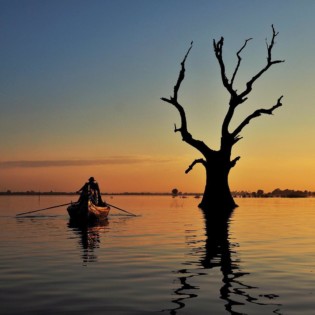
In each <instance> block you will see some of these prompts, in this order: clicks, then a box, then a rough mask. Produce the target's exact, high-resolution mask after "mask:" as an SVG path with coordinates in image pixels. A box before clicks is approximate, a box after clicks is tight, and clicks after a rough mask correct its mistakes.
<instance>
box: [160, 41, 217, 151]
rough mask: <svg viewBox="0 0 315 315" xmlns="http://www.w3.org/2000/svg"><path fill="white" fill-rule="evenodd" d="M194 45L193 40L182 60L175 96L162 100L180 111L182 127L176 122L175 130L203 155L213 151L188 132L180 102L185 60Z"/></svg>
mask: <svg viewBox="0 0 315 315" xmlns="http://www.w3.org/2000/svg"><path fill="white" fill-rule="evenodd" d="M192 46H193V42H191V43H190V47H189V49H188V51H187V53H186V54H185V57H184V59H183V60H182V62H181V69H180V72H179V75H178V79H177V82H176V84H175V86H174V94H173V96H170V98H169V99H168V98H165V97H162V98H161V100H162V101H164V102H167V103H169V104H172V105H173V106H174V107H175V108H176V109H177V110H178V112H179V115H180V119H181V127H180V128H177V127H176V124H175V128H174V132H178V131H179V132H180V133H181V135H182V139H183V141H185V142H187V143H188V144H190V145H191V146H193V147H194V148H196V149H197V150H199V151H200V152H201V153H202V154H203V155H206V154H208V153H209V152H211V151H212V150H211V149H210V148H209V147H208V146H207V145H206V144H205V143H204V142H203V141H200V140H196V139H194V138H193V137H192V135H191V134H190V133H189V132H188V127H187V119H186V113H185V110H184V108H183V106H182V105H181V104H180V103H179V102H178V92H179V88H180V86H181V84H182V82H183V80H184V78H185V70H186V69H185V62H186V59H187V57H188V54H189V52H190V50H191V49H192Z"/></svg>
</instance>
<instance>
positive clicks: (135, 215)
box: [106, 202, 139, 217]
mask: <svg viewBox="0 0 315 315" xmlns="http://www.w3.org/2000/svg"><path fill="white" fill-rule="evenodd" d="M106 203H107V204H108V205H109V206H111V207H113V208H115V209H117V210H120V211H123V212H126V213H128V214H129V215H132V216H134V217H138V216H139V215H137V214H134V213H131V212H129V211H127V210H124V209H121V208H118V207H116V206H114V205H111V204H110V203H108V202H106Z"/></svg>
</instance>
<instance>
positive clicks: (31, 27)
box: [0, 0, 315, 192]
mask: <svg viewBox="0 0 315 315" xmlns="http://www.w3.org/2000/svg"><path fill="white" fill-rule="evenodd" d="M314 16H315V1H313V0H300V1H298V0H294V1H293V0H264V1H260V0H238V1H236V0H217V1H215V0H213V1H212V0H111V1H110V0H91V1H83V0H25V1H22V0H0V44H1V49H0V67H1V71H0V100H1V101H0V107H1V113H0V145H1V154H0V191H4V190H7V189H11V190H14V191H21V190H36V191H38V190H40V191H50V190H53V191H76V190H77V189H78V188H80V187H81V186H82V184H83V183H84V182H85V181H86V180H87V179H88V178H89V177H90V176H94V177H95V178H96V180H97V181H98V182H99V184H100V186H101V190H102V191H104V192H125V191H129V192H130V191H132V192H139V191H151V192H165V191H166V192H169V191H171V189H172V188H175V187H176V188H178V189H179V190H180V191H182V192H202V191H203V187H204V184H205V174H204V170H203V169H202V167H201V166H196V167H195V168H194V170H193V171H192V172H190V173H189V174H187V175H186V174H185V173H184V172H185V170H186V168H187V167H188V166H189V165H190V164H191V162H192V161H193V160H194V159H196V158H200V157H201V156H200V154H199V152H197V151H195V150H194V149H193V148H192V147H190V146H189V145H187V144H186V143H184V142H183V141H182V140H181V137H180V135H179V133H174V123H176V124H177V125H179V124H180V120H179V115H178V112H177V111H176V110H175V108H173V107H172V106H171V105H169V104H167V103H164V102H162V101H161V100H160V98H161V97H169V96H170V95H171V94H172V89H173V86H174V84H175V82H176V80H177V76H178V72H179V69H180V62H181V60H182V58H183V56H184V55H185V53H186V51H187V49H188V48H189V45H190V42H191V41H192V40H193V41H194V45H193V49H192V51H191V53H190V55H189V57H188V60H187V63H186V79H185V81H184V82H183V84H182V87H181V90H180V101H181V104H182V105H183V106H184V108H185V110H186V114H187V119H188V128H189V131H190V132H191V133H192V135H193V136H194V137H195V138H198V139H200V140H203V141H204V142H206V143H207V144H208V145H209V146H210V147H212V148H213V149H218V147H219V141H220V126H221V123H222V120H223V117H224V115H225V113H226V111H227V103H228V94H227V92H226V90H225V89H224V88H223V86H222V82H221V78H220V73H219V67H218V63H217V60H216V59H215V56H214V53H213V49H212V40H213V39H220V37H221V36H223V37H224V38H225V44H224V59H225V61H226V66H227V74H228V75H231V73H232V72H233V70H234V67H235V64H236V62H237V58H236V52H237V51H238V50H239V48H240V47H241V46H242V45H243V43H244V41H245V40H246V39H247V38H253V40H251V41H250V42H249V43H248V45H247V47H246V49H245V50H244V51H243V54H242V58H243V60H242V65H241V69H240V72H239V76H238V77H237V80H236V82H237V86H238V88H239V91H240V90H242V89H243V88H244V84H245V83H246V82H247V81H248V80H249V79H250V78H251V77H252V76H253V75H254V74H256V73H257V72H258V71H259V70H260V69H261V68H262V67H263V66H264V65H265V62H266V39H267V40H270V38H271V35H272V29H271V25H272V24H273V25H274V27H275V29H276V30H277V31H279V35H278V37H277V39H276V46H275V48H274V50H273V57H274V58H275V59H284V60H285V62H284V63H281V64H278V65H275V66H273V67H272V68H271V69H270V70H269V71H268V72H267V73H266V74H265V75H264V76H263V77H262V78H261V79H260V80H258V81H257V83H256V85H255V86H254V91H253V92H252V93H251V94H250V97H249V100H248V101H247V102H246V103H244V104H242V106H241V108H239V111H238V112H237V115H235V117H234V120H233V125H234V126H236V125H238V123H240V121H242V120H243V119H244V118H245V117H246V116H247V115H249V114H251V113H252V112H253V111H254V110H256V109H258V108H270V107H271V106H272V105H274V104H275V103H276V101H277V99H278V98H279V97H280V96H281V95H283V106H282V107H280V108H279V109H277V110H276V111H275V112H274V115H273V116H266V115H265V116H262V117H259V118H257V119H255V120H253V121H252V122H251V123H250V124H249V125H248V126H247V127H246V128H245V129H244V130H243V132H242V134H241V135H242V136H243V139H242V140H241V141H240V142H239V143H238V144H236V146H235V147H234V151H233V157H236V156H238V155H240V156H241V159H240V160H239V162H238V163H237V165H236V167H235V168H234V169H232V171H231V174H230V188H231V190H252V191H255V190H257V189H263V190H265V191H271V190H273V189H275V188H281V189H284V188H290V189H307V190H312V191H315V104H314V103H315V88H314V82H315V79H314V78H315V35H314V31H315V18H314Z"/></svg>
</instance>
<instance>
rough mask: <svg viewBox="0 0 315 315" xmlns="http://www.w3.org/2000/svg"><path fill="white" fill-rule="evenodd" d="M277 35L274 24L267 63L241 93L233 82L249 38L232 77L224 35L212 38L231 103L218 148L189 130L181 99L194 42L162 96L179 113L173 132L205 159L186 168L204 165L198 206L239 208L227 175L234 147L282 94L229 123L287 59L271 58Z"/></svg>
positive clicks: (237, 158) (205, 207)
mask: <svg viewBox="0 0 315 315" xmlns="http://www.w3.org/2000/svg"><path fill="white" fill-rule="evenodd" d="M277 35H278V32H276V31H275V29H274V27H273V25H272V38H271V40H270V42H268V41H267V40H266V46H267V62H266V65H265V66H264V67H263V68H262V69H261V70H260V71H259V72H258V73H257V74H256V75H254V76H253V77H252V78H251V79H250V80H249V81H248V82H247V83H246V86H245V88H244V90H243V91H241V92H238V91H237V90H236V89H235V88H234V81H235V79H236V76H237V73H238V70H239V68H240V64H241V61H242V58H241V52H242V51H243V49H244V48H245V47H246V45H247V43H248V41H249V40H251V38H250V39H247V40H245V43H244V44H243V46H242V47H241V48H240V49H239V51H237V53H236V56H237V64H236V66H235V69H234V72H233V74H232V76H231V79H228V77H227V76H226V72H225V63H224V60H223V43H224V38H223V37H221V39H220V40H219V41H215V40H213V49H214V53H215V56H216V59H217V61H218V63H219V67H220V72H221V79H222V83H223V86H224V87H225V89H226V90H227V92H228V93H229V96H230V99H229V104H228V109H227V113H226V115H225V117H224V120H223V123H222V128H221V144H220V149H219V150H213V149H211V148H210V147H209V146H207V145H206V144H205V143H204V142H203V141H201V140H198V139H195V138H194V137H193V136H192V134H191V133H190V132H189V131H188V126H187V119H186V114H185V110H184V108H183V106H182V105H181V104H180V102H179V100H178V98H179V97H178V96H179V89H180V86H181V84H182V82H183V80H184V78H185V63H186V59H187V57H188V55H189V53H190V51H191V49H192V45H193V42H191V45H190V47H189V49H188V51H187V53H186V55H185V57H184V59H183V61H182V62H181V69H180V72H179V76H178V79H177V82H176V84H175V86H174V92H173V95H172V96H170V98H165V97H163V98H161V99H162V100H163V101H165V102H167V103H169V104H171V105H173V106H174V107H175V108H176V109H177V110H178V112H179V115H180V120H181V125H180V127H177V126H176V125H175V129H174V132H179V133H180V134H181V136H182V140H183V141H185V142H186V143H188V144H189V145H191V146H192V147H194V148H195V149H197V150H198V151H199V153H201V155H202V158H199V159H196V160H194V161H193V162H192V164H191V165H190V166H189V167H188V169H187V170H186V173H188V172H190V171H191V170H192V169H193V167H194V166H195V165H196V164H202V165H203V166H204V168H205V171H206V184H205V190H204V194H203V198H202V201H201V203H200V204H199V207H200V208H202V209H204V210H208V209H211V208H213V207H214V206H215V207H218V206H220V208H223V209H227V210H228V211H230V210H232V209H234V208H235V207H237V205H236V204H235V202H234V199H233V196H232V194H231V191H230V187H229V182H228V176H229V173H230V170H231V168H233V167H234V166H235V164H236V163H237V161H238V160H239V159H240V157H239V156H237V157H234V158H231V153H232V148H233V146H234V145H235V144H236V143H237V142H238V141H239V140H240V139H242V137H241V136H240V133H241V131H242V130H243V128H244V127H245V126H246V125H248V124H249V123H250V122H251V121H252V120H253V119H254V118H256V117H259V116H261V115H262V114H268V115H272V114H273V112H274V110H275V109H277V108H278V107H280V106H281V105H282V103H281V99H282V96H281V97H279V98H278V100H277V102H276V103H275V105H273V106H272V107H270V108H267V109H264V108H262V109H257V110H255V111H254V112H253V113H252V114H250V115H249V116H247V117H246V118H245V119H244V120H243V121H242V122H241V123H240V124H239V125H238V126H237V127H236V128H235V129H234V130H230V129H231V128H230V123H231V121H232V118H233V115H234V112H235V110H236V108H237V107H238V106H239V105H241V104H243V103H244V102H245V101H246V100H247V99H248V95H249V94H250V92H251V91H252V89H253V86H254V83H255V82H256V81H257V80H258V79H259V78H260V77H261V76H262V75H263V74H264V73H265V72H266V71H267V70H268V69H269V68H270V67H271V66H273V65H275V64H277V63H282V62H284V60H273V59H272V50H273V48H274V45H275V39H276V37H277Z"/></svg>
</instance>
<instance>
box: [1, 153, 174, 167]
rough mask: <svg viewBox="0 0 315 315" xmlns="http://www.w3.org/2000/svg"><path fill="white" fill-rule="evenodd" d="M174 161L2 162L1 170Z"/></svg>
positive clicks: (131, 158) (118, 158)
mask: <svg viewBox="0 0 315 315" xmlns="http://www.w3.org/2000/svg"><path fill="white" fill-rule="evenodd" d="M171 161H174V159H173V158H165V157H162V158H161V157H150V156H112V157H108V158H104V159H88V160H19V161H0V168H6V169H8V168H37V167H73V166H98V165H123V164H126V165H128V164H143V163H153V164H155V163H166V162H171Z"/></svg>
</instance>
